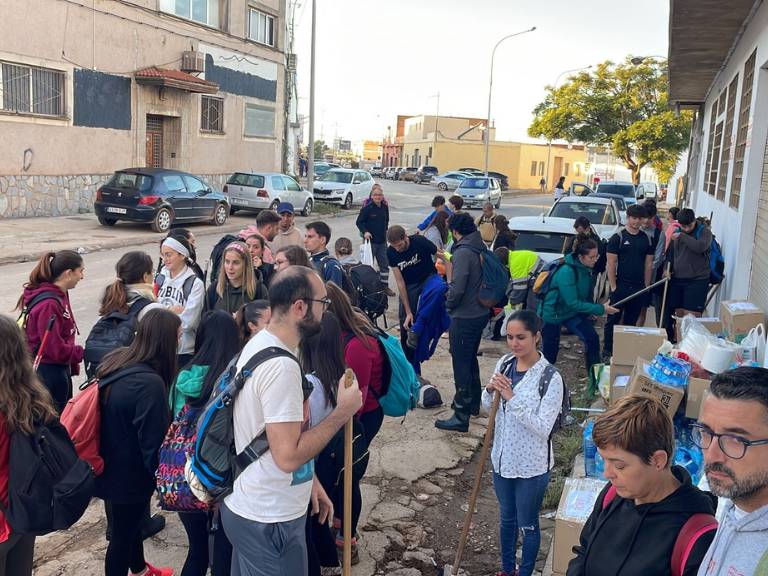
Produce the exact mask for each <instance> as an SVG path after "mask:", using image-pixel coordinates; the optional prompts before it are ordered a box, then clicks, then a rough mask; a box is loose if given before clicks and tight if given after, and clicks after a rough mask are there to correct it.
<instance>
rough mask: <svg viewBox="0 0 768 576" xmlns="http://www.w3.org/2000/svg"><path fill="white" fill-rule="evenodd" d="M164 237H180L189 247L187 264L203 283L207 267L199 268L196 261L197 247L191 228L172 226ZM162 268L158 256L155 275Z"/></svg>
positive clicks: (161, 243) (161, 261)
mask: <svg viewBox="0 0 768 576" xmlns="http://www.w3.org/2000/svg"><path fill="white" fill-rule="evenodd" d="M165 238H176V239H177V240H179V239H181V241H182V242H185V243H186V244H185V245H186V246H188V247H189V259H188V260H187V266H189V267H190V268H192V270H194V272H195V274H196V275H197V277H198V278H200V280H202V281H203V283H205V282H206V276H207V274H208V269H207V268H206V269H205V270H203V269H202V268H200V265H199V264H198V263H197V252H195V250H196V249H197V238H195V235H194V234H193V233H192V231H191V230H189V229H187V228H173V229H172V230H170V231H169V232H168V234H167V235H166V237H165ZM165 238H163V240H161V241H160V248H161V250H162V247H163V242H164V241H165ZM162 270H163V257H162V255H161V256H160V259H159V261H158V263H157V271H156V272H155V275H157V274H160V272H161V271H162Z"/></svg>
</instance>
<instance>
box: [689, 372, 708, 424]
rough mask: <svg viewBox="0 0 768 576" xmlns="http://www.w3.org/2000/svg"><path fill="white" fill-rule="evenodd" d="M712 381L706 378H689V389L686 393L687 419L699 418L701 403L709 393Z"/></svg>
mask: <svg viewBox="0 0 768 576" xmlns="http://www.w3.org/2000/svg"><path fill="white" fill-rule="evenodd" d="M710 384H711V380H707V379H705V378H693V377H691V378H688V389H687V390H686V392H685V417H686V418H698V417H699V412H701V403H702V402H703V401H704V396H705V394H706V393H707V392H709V385H710Z"/></svg>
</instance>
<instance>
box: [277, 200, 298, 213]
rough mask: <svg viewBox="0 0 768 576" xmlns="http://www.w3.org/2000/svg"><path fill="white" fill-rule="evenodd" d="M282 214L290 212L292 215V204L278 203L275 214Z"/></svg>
mask: <svg viewBox="0 0 768 576" xmlns="http://www.w3.org/2000/svg"><path fill="white" fill-rule="evenodd" d="M283 212H290V213H291V214H293V212H294V210H293V204H291V203H290V202H280V204H278V205H277V213H278V214H282V213H283Z"/></svg>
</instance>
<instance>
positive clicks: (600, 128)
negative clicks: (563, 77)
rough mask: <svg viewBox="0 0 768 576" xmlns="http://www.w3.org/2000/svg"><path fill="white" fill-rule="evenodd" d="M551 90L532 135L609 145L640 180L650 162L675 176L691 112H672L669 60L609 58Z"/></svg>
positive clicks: (537, 114)
mask: <svg viewBox="0 0 768 576" xmlns="http://www.w3.org/2000/svg"><path fill="white" fill-rule="evenodd" d="M547 92H548V93H547V96H546V98H545V99H544V101H543V102H541V103H540V104H539V105H538V106H536V108H535V109H534V111H533V113H534V119H533V122H532V123H531V125H530V127H529V128H528V134H529V135H530V136H532V137H534V138H539V137H542V138H546V139H547V140H567V141H569V142H584V143H585V144H592V145H596V146H609V147H610V148H611V150H612V151H613V153H614V154H615V155H616V156H618V157H619V158H621V159H622V160H623V161H624V165H625V166H626V167H627V168H629V169H630V170H631V171H632V180H633V181H634V183H635V184H637V183H638V182H639V181H640V170H641V168H643V166H646V165H648V164H650V165H652V166H653V167H654V169H655V170H657V174H658V175H659V178H660V179H661V180H662V181H665V180H664V175H665V174H668V176H667V179H668V178H669V177H671V175H672V173H673V172H674V166H675V165H676V164H677V161H678V159H679V158H680V153H681V152H682V151H683V150H685V149H686V148H687V146H688V137H689V134H690V130H691V114H690V112H687V111H685V112H681V113H680V114H675V113H674V112H672V111H671V110H669V107H668V105H667V102H668V101H667V65H666V62H660V61H657V60H653V59H646V60H644V61H643V62H642V63H641V64H638V65H633V64H632V63H631V62H630V59H629V57H628V58H627V59H626V60H625V61H624V62H623V63H622V64H614V63H613V62H610V61H606V62H603V63H602V64H599V65H598V66H597V68H596V69H595V70H594V71H590V72H586V71H584V72H581V73H579V74H578V75H576V76H572V77H571V78H569V79H568V81H566V82H565V83H564V84H563V85H562V86H560V87H559V88H555V87H553V86H548V87H547ZM670 166H672V169H671V171H670V170H669V167H670Z"/></svg>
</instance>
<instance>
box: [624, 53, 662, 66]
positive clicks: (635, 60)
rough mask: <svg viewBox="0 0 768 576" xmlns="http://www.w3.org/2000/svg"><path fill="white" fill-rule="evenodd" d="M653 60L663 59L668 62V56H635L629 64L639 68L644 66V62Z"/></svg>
mask: <svg viewBox="0 0 768 576" xmlns="http://www.w3.org/2000/svg"><path fill="white" fill-rule="evenodd" d="M651 58H661V59H662V60H666V59H667V57H666V56H659V55H655V56H635V57H634V58H632V59H630V61H629V62H630V63H631V64H632V65H633V66H639V65H640V64H642V63H643V62H645V61H646V60H649V59H651Z"/></svg>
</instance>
